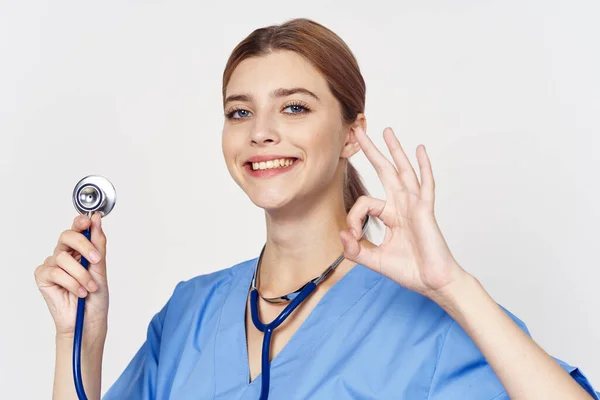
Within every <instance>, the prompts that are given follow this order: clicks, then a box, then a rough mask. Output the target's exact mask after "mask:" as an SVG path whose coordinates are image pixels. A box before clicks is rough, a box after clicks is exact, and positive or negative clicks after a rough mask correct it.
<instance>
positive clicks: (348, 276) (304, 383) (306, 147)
mask: <svg viewBox="0 0 600 400" xmlns="http://www.w3.org/2000/svg"><path fill="white" fill-rule="evenodd" d="M364 103H365V84H364V81H363V78H362V76H361V74H360V71H359V68H358V65H357V63H356V60H355V59H354V57H353V55H352V53H351V52H350V50H349V49H348V48H347V47H346V44H345V43H344V42H343V41H342V40H341V39H340V38H339V37H338V36H336V35H335V34H334V33H333V32H331V31H329V30H328V29H327V28H325V27H323V26H321V25H319V24H317V23H315V22H312V21H310V20H306V19H296V20H292V21H288V22H287V23H285V24H283V25H280V26H271V27H267V28H263V29H258V30H256V31H254V32H253V33H252V34H251V35H249V36H248V37H247V38H246V39H245V40H244V41H242V42H241V43H240V44H239V45H238V46H237V47H236V48H235V49H234V51H233V53H232V55H231V57H230V59H229V61H228V63H227V65H226V68H225V71H224V76H223V106H224V110H225V117H226V118H225V122H224V127H223V135H222V140H223V141H222V144H223V154H224V158H225V162H226V164H227V167H228V170H229V172H230V174H231V176H232V177H233V179H234V180H235V181H236V183H237V184H238V185H239V186H240V187H241V189H242V190H243V191H244V192H245V193H246V194H247V195H248V196H249V198H250V199H251V200H252V202H253V203H254V204H256V205H257V206H258V207H261V208H262V209H264V211H265V218H266V225H267V238H266V244H265V247H264V249H263V251H262V252H261V253H260V256H259V257H257V258H255V259H252V260H247V261H244V262H242V263H240V264H238V265H235V266H233V267H230V268H228V269H224V270H220V271H217V272H214V273H211V274H207V275H203V276H198V277H196V278H194V279H191V280H188V281H185V282H181V283H180V284H179V285H177V287H176V288H175V291H174V293H173V295H172V297H171V298H170V299H169V301H168V302H167V304H166V305H165V306H164V308H163V309H162V310H161V311H160V312H159V313H157V314H156V315H155V317H154V318H153V319H152V321H151V322H150V325H149V328H148V335H147V340H146V342H145V343H144V344H143V345H142V346H141V348H140V349H139V351H138V352H137V354H136V355H135V357H134V358H133V359H132V360H131V363H130V364H129V365H128V367H127V368H126V369H125V371H124V372H123V374H122V375H121V376H120V378H119V379H118V380H117V381H116V382H115V383H114V384H113V385H112V387H111V388H110V389H109V390H108V392H107V393H106V395H105V397H104V398H105V399H108V400H112V399H208V398H211V399H217V398H218V399H258V398H259V396H260V395H261V390H262V398H266V395H267V394H268V395H269V398H271V399H410V400H413V399H431V400H433V399H477V400H491V399H507V398H509V397H510V398H513V399H591V398H594V399H600V397H598V395H597V394H596V393H595V392H594V391H593V389H592V387H591V385H590V383H589V382H588V381H587V380H586V378H585V377H584V376H583V375H582V374H581V373H580V372H579V370H577V369H576V368H573V367H570V366H568V365H567V364H565V363H564V362H562V361H560V360H556V359H553V358H552V357H550V356H549V355H548V354H546V353H545V352H544V351H543V350H542V349H541V348H539V347H538V346H537V345H536V343H535V342H534V341H533V340H532V339H531V338H530V337H529V335H528V332H527V330H526V328H525V326H524V325H523V323H522V322H521V321H519V320H518V319H517V318H516V317H514V316H512V315H511V314H510V313H508V312H507V311H505V310H503V309H502V308H501V307H499V306H498V305H497V304H496V303H495V302H494V301H493V300H492V298H491V297H490V296H489V295H488V294H487V293H486V292H485V290H484V289H483V288H482V287H481V285H480V284H479V282H478V281H477V280H476V279H475V278H474V277H473V276H471V275H469V274H468V273H467V272H466V271H465V270H464V269H462V268H461V266H460V265H459V264H458V262H457V261H456V260H455V259H454V257H453V256H452V253H451V252H450V250H449V249H448V247H447V245H446V242H445V240H444V237H443V236H442V233H441V232H440V230H439V228H438V225H437V223H436V220H435V217H434V178H433V173H432V170H431V165H430V162H429V158H428V156H427V153H426V150H425V147H424V146H422V145H421V146H419V147H418V148H417V159H418V167H419V171H420V173H419V175H420V179H419V178H418V177H417V174H416V173H415V171H414V169H413V167H412V166H411V164H410V162H409V160H408V158H407V157H406V155H405V153H404V151H403V149H402V147H401V145H400V143H399V141H398V140H397V138H396V137H395V135H394V133H393V132H392V130H391V129H386V130H385V131H384V138H385V142H386V144H387V146H388V148H389V149H390V152H391V155H392V159H393V160H392V161H393V162H392V161H389V160H388V159H386V158H385V157H384V156H383V155H382V153H380V151H379V150H378V149H377V148H376V147H375V146H374V145H373V143H372V142H371V140H370V139H369V137H368V136H367V135H366V133H365V131H366V119H365V115H364V113H363V112H364ZM360 150H362V151H364V153H365V155H366V156H367V158H368V159H369V161H370V162H371V163H372V164H373V165H374V167H375V169H376V171H377V173H378V176H379V178H380V179H381V181H382V183H383V186H384V189H385V193H386V199H385V200H379V199H374V198H371V197H369V196H368V195H367V193H366V191H365V189H364V187H363V185H362V183H361V181H360V178H359V176H358V174H357V172H356V170H355V169H354V168H353V167H352V165H351V164H350V163H349V161H348V160H349V158H350V157H351V156H352V155H354V154H356V153H357V152H358V151H360ZM367 215H369V216H371V217H374V218H378V219H379V220H381V221H382V222H383V223H384V224H385V229H386V231H385V237H384V240H383V242H382V243H381V245H379V246H375V245H374V244H373V243H371V242H370V241H368V240H367V239H366V238H365V237H363V236H362V231H363V222H365V221H366V220H367V219H368V218H367V217H366V216H367ZM100 222H101V221H100V218H99V216H98V215H94V216H93V217H92V219H91V221H90V220H88V219H87V218H86V217H82V216H80V217H77V218H75V220H74V223H73V226H72V229H70V230H68V231H65V232H64V233H63V234H62V235H61V236H60V239H59V243H58V245H57V247H56V249H55V251H54V254H53V255H52V256H50V257H48V259H47V260H46V261H45V262H44V264H43V265H41V266H40V267H38V269H37V270H36V280H37V283H38V285H39V288H40V290H41V292H42V294H43V296H44V298H45V300H46V302H47V303H48V306H49V308H50V312H51V313H52V316H53V318H54V321H55V323H56V328H57V360H56V373H55V386H54V398H55V399H71V398H76V397H75V392H74V389H73V381H72V376H71V350H72V341H73V330H74V321H75V308H76V306H75V304H76V301H75V300H76V297H77V296H81V297H84V296H87V297H88V298H87V309H86V326H85V329H86V330H85V332H84V344H83V351H82V352H83V356H82V358H83V360H84V361H83V362H84V364H83V376H84V378H85V380H84V384H85V387H86V390H87V393H88V396H89V397H90V398H93V399H95V398H99V397H100V393H101V384H100V376H101V363H102V353H103V345H104V340H105V337H106V333H107V325H106V321H107V309H108V289H107V281H106V274H105V272H106V264H105V256H106V238H105V235H104V233H103V231H102V228H101V223H100ZM90 224H91V229H92V240H91V242H88V241H87V240H86V239H85V238H84V237H83V235H82V234H81V232H82V231H83V230H84V229H86V228H88V227H89V226H90ZM80 254H83V255H84V256H86V257H87V258H88V259H89V260H90V262H91V265H90V269H89V272H88V271H86V270H85V269H83V268H82V267H81V266H80V265H79V263H78V258H79V257H80V256H79V255H80ZM341 255H343V256H345V258H342V257H341ZM340 259H341V262H339V264H338V265H337V266H336V267H335V269H333V272H331V273H330V274H329V275H327V277H326V279H323V280H322V281H321V282H320V283H319V284H318V285H316V287H315V286H314V285H308V286H307V287H310V288H312V289H314V291H313V292H311V293H310V295H309V296H308V297H307V298H306V300H305V301H304V302H303V303H302V304H301V305H300V306H299V307H298V308H297V309H296V310H295V311H294V312H293V313H291V314H290V315H289V316H288V318H287V319H286V320H285V321H284V322H283V323H282V324H281V325H280V326H279V327H278V328H277V329H276V330H275V331H274V333H273V336H272V339H271V340H267V341H265V343H267V344H269V343H270V344H271V347H270V351H269V348H268V347H267V348H266V349H267V354H269V355H270V356H269V360H271V361H272V362H271V364H270V365H268V364H263V363H262V362H261V351H262V348H263V338H264V333H263V332H262V330H264V329H262V328H261V329H262V330H259V329H258V328H257V326H258V327H261V325H260V321H259V320H261V321H264V322H265V323H268V322H270V321H273V320H274V319H275V318H277V316H278V315H279V314H280V313H281V312H282V311H283V310H284V309H285V308H286V307H287V306H288V304H290V303H289V302H288V301H285V300H282V299H280V298H279V297H281V296H282V295H285V294H288V293H291V292H294V291H295V290H296V289H297V288H299V287H302V286H303V285H304V284H305V283H306V282H308V281H309V280H311V279H313V278H314V277H318V276H321V274H323V272H324V271H325V270H327V268H328V266H330V265H331V264H332V262H333V261H334V260H336V261H340ZM334 265H335V263H334ZM255 273H256V274H257V279H256V280H254V279H253V277H254V274H255ZM253 283H255V284H256V285H257V286H258V291H259V293H260V295H259V296H257V295H256V293H257V292H255V291H251V289H252V288H253V287H254V285H253ZM253 296H254V297H253ZM292 297H293V296H292ZM252 298H254V299H257V304H258V315H253V311H256V310H253V308H252V307H251V304H252V302H251V301H250V300H251V299H252ZM278 298H279V299H278ZM265 299H269V300H268V301H267V300H265ZM255 322H256V324H255ZM265 366H266V367H267V368H268V369H265V368H264V367H265ZM266 376H269V377H270V380H269V381H270V382H267V383H266V386H265V381H267V380H266V379H262V378H264V377H266ZM261 377H262V378H261Z"/></svg>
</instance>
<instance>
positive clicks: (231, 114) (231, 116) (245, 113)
mask: <svg viewBox="0 0 600 400" xmlns="http://www.w3.org/2000/svg"><path fill="white" fill-rule="evenodd" d="M236 114H237V116H235V115H236ZM249 114H250V111H248V110H244V109H242V108H239V109H236V110H232V111H230V112H229V113H227V114H225V117H227V118H229V119H243V118H247V117H248V116H249Z"/></svg>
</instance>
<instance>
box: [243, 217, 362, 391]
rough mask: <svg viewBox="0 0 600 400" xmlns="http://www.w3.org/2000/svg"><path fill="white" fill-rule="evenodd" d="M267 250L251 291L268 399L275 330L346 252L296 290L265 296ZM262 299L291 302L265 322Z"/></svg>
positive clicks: (262, 385) (263, 382) (279, 302)
mask: <svg viewBox="0 0 600 400" xmlns="http://www.w3.org/2000/svg"><path fill="white" fill-rule="evenodd" d="M368 223H369V215H366V217H365V221H364V222H363V227H362V233H361V235H360V238H359V239H358V240H360V239H362V237H363V236H364V235H365V232H366V231H367V225H368ZM264 251H265V246H263V248H262V250H261V252H260V256H259V257H258V261H257V262H256V267H255V268H254V275H253V276H252V288H251V291H250V310H251V313H252V322H253V323H254V326H255V327H256V329H258V330H259V331H261V332H263V333H264V336H263V346H262V358H261V375H262V379H261V390H260V398H259V399H260V400H267V399H268V398H269V385H270V375H271V371H270V366H271V363H270V361H269V355H270V353H271V337H272V335H273V331H274V330H275V329H276V328H277V327H278V326H279V325H281V324H282V323H283V321H285V320H286V318H287V317H289V315H290V314H291V313H292V312H293V311H294V310H295V309H296V308H297V307H298V306H299V305H300V304H301V303H302V302H303V301H304V300H305V299H306V298H307V297H308V296H310V295H311V294H312V293H313V292H314V291H315V289H316V288H317V285H318V284H319V283H321V282H322V281H323V280H325V278H327V277H328V276H329V275H330V274H331V273H332V272H333V271H334V270H335V268H336V267H337V266H338V265H339V264H340V263H341V262H342V260H344V258H345V257H344V254H343V253H342V254H341V255H340V256H339V257H338V258H337V259H336V260H335V261H334V262H333V263H332V264H331V265H330V266H329V267H328V268H327V269H326V270H325V271H324V272H323V273H322V274H321V275H319V276H317V277H316V278H314V279H311V280H310V281H308V282H306V284H304V285H303V286H301V287H300V288H299V289H296V290H294V291H293V292H291V293H288V294H286V295H283V296H278V297H271V298H267V297H263V296H262V295H261V294H260V293H259V291H258V270H259V267H260V261H261V260H262V256H263V253H264ZM259 296H260V298H261V299H263V300H265V301H267V302H269V303H274V304H282V303H286V302H289V304H288V305H287V306H286V307H285V309H284V310H283V311H282V312H281V313H280V314H279V315H278V316H277V318H275V319H274V320H273V321H272V322H270V323H268V324H265V323H263V322H262V321H261V320H260V316H259V315H258V297H259Z"/></svg>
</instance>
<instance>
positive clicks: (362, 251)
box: [340, 229, 378, 270]
mask: <svg viewBox="0 0 600 400" xmlns="http://www.w3.org/2000/svg"><path fill="white" fill-rule="evenodd" d="M340 240H341V242H342V245H343V246H344V257H346V258H347V259H348V260H350V261H354V262H355V263H358V264H361V265H364V266H365V267H368V268H371V269H374V270H376V269H375V268H378V265H377V255H376V253H375V249H373V248H369V247H367V246H365V245H364V244H362V243H359V242H358V240H356V237H354V235H353V234H352V231H351V230H350V229H346V230H343V231H341V232H340Z"/></svg>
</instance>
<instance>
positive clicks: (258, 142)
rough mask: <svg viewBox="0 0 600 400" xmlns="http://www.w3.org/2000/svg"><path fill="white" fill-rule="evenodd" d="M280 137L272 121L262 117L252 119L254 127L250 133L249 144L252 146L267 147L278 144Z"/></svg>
mask: <svg viewBox="0 0 600 400" xmlns="http://www.w3.org/2000/svg"><path fill="white" fill-rule="evenodd" d="M280 139H281V138H280V136H279V132H278V130H277V128H276V127H275V124H274V123H273V121H272V120H271V119H270V118H269V117H267V116H263V117H262V118H261V117H256V118H255V119H254V126H253V127H252V131H251V132H250V143H251V145H252V146H268V145H274V144H277V143H279V141H280Z"/></svg>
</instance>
